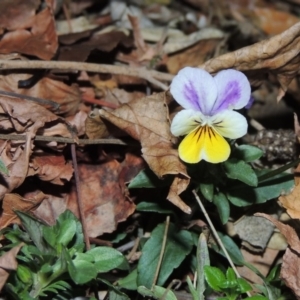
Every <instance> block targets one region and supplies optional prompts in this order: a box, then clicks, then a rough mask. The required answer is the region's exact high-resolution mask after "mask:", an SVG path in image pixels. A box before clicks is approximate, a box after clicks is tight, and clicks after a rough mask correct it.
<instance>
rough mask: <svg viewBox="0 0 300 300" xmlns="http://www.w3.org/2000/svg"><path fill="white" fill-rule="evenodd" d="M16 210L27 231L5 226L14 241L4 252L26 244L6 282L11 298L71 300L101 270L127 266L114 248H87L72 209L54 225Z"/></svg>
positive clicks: (6, 231) (7, 233)
mask: <svg viewBox="0 0 300 300" xmlns="http://www.w3.org/2000/svg"><path fill="white" fill-rule="evenodd" d="M16 213H17V215H18V216H19V218H20V219H21V221H22V225H23V227H24V228H25V232H24V231H22V230H21V229H20V228H19V227H18V226H15V227H14V228H13V229H11V228H6V229H4V230H3V232H2V233H3V234H4V236H5V238H6V239H7V240H9V241H10V242H11V243H10V244H9V245H7V246H5V247H3V248H2V249H1V250H2V254H3V253H4V252H5V251H7V250H8V249H10V248H12V247H13V246H15V245H17V244H19V243H20V242H24V243H25V245H24V246H23V247H22V249H21V251H20V252H19V255H18V256H17V260H18V262H19V265H18V268H17V270H16V271H15V272H12V273H11V275H10V277H9V279H8V281H7V283H6V285H5V291H6V293H7V294H9V295H10V296H11V299H22V300H23V299H24V300H32V299H40V298H44V297H48V298H50V299H70V297H71V296H78V295H79V293H80V292H79V291H78V287H80V285H83V284H84V285H85V287H86V286H89V285H91V284H92V283H93V282H95V279H96V278H97V276H98V275H99V273H105V272H108V271H111V270H112V269H115V268H119V269H127V268H128V263H127V260H126V259H125V257H124V256H123V255H122V254H121V253H120V252H119V251H117V250H115V249H113V248H110V247H94V248H92V249H90V250H88V251H84V240H83V233H82V227H81V224H80V222H79V220H78V219H77V218H76V217H75V216H74V215H73V214H72V213H71V212H70V211H65V212H64V213H63V214H61V215H60V216H59V218H58V219H57V222H56V224H55V225H54V226H47V225H45V224H43V223H41V222H40V221H38V220H36V219H35V218H33V217H32V216H30V215H27V214H25V213H23V212H16ZM75 285H76V288H74V286H75ZM74 291H76V294H75V295H73V292H74Z"/></svg>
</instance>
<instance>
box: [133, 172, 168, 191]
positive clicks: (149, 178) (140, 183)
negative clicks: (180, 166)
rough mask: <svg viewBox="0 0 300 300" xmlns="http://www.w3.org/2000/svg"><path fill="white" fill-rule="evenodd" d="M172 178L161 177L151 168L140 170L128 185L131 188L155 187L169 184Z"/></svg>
mask: <svg viewBox="0 0 300 300" xmlns="http://www.w3.org/2000/svg"><path fill="white" fill-rule="evenodd" d="M170 184H171V180H170V178H166V179H159V178H158V177H157V176H156V175H155V174H154V173H153V172H152V171H151V170H150V169H145V170H142V171H140V173H139V174H137V175H136V177H135V178H133V179H132V180H131V182H130V183H129V185H128V188H129V189H136V188H155V187H160V186H169V185H170Z"/></svg>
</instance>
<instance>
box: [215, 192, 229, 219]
mask: <svg viewBox="0 0 300 300" xmlns="http://www.w3.org/2000/svg"><path fill="white" fill-rule="evenodd" d="M213 203H214V205H215V206H216V207H217V210H218V213H219V216H220V219H221V222H222V224H226V223H227V222H228V219H229V215H230V206H229V202H228V199H227V197H226V196H225V195H224V194H223V193H218V194H215V195H214V198H213Z"/></svg>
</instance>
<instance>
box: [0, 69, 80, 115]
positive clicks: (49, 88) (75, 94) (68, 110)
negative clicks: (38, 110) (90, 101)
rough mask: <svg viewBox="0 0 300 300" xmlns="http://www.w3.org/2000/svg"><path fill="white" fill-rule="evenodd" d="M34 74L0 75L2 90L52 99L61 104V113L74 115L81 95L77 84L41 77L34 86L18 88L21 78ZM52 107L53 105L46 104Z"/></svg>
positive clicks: (24, 78)
mask: <svg viewBox="0 0 300 300" xmlns="http://www.w3.org/2000/svg"><path fill="white" fill-rule="evenodd" d="M31 76H32V74H16V73H13V74H9V75H5V76H4V75H2V76H0V90H3V91H9V92H14V93H18V94H22V95H27V96H32V97H36V98H41V99H46V100H51V101H54V102H56V103H58V104H59V111H58V113H59V114H65V115H66V116H68V115H74V114H75V112H76V111H77V109H78V106H79V103H80V100H81V97H80V93H79V89H78V87H77V86H75V85H73V86H68V85H66V84H65V83H63V82H62V81H59V80H55V79H51V78H49V77H43V78H41V79H40V80H39V81H38V82H37V83H36V84H35V85H34V86H33V87H30V88H26V89H21V88H18V82H19V80H26V79H28V78H30V77H31ZM46 108H48V109H50V110H51V108H52V107H50V106H49V107H48V106H46Z"/></svg>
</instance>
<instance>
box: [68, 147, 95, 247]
mask: <svg viewBox="0 0 300 300" xmlns="http://www.w3.org/2000/svg"><path fill="white" fill-rule="evenodd" d="M71 155H72V162H73V168H74V177H75V183H76V184H75V185H76V194H77V204H78V210H79V216H80V220H81V224H82V231H83V236H84V241H85V247H86V249H87V250H89V249H90V248H91V244H90V240H89V236H88V232H87V225H86V220H85V216H84V211H83V209H84V208H83V203H82V197H81V195H82V194H81V187H80V179H79V171H78V165H77V159H76V145H75V144H72V145H71Z"/></svg>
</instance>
